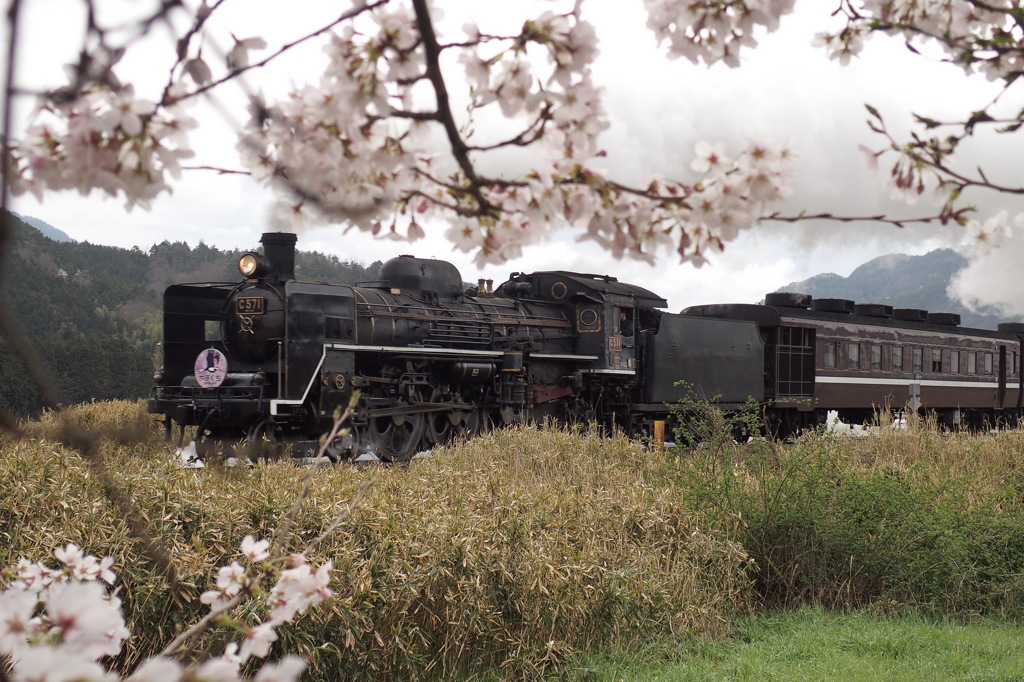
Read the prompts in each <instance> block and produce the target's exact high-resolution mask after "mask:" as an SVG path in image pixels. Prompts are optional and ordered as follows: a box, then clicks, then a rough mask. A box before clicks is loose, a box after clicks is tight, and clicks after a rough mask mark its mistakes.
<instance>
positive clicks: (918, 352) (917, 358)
mask: <svg viewBox="0 0 1024 682" xmlns="http://www.w3.org/2000/svg"><path fill="white" fill-rule="evenodd" d="M913 354H914V355H913V360H912V361H911V362H912V363H913V364H912V366H911V370H910V371H912V372H921V371H924V350H923V349H922V348H914V349H913Z"/></svg>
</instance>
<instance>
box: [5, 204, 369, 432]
mask: <svg viewBox="0 0 1024 682" xmlns="http://www.w3.org/2000/svg"><path fill="white" fill-rule="evenodd" d="M11 219H12V222H13V225H14V229H13V235H12V239H11V240H10V241H9V242H8V244H7V245H6V248H5V253H4V254H2V255H3V258H2V259H0V305H3V304H6V305H9V306H10V312H11V315H12V317H13V318H14V319H15V321H16V323H17V325H18V327H19V329H20V331H21V333H22V334H24V335H25V337H27V339H28V341H29V343H31V344H32V346H33V347H34V348H35V350H36V352H38V353H39V355H40V356H41V358H42V360H43V362H44V363H45V364H46V365H47V366H48V367H49V368H50V370H51V372H52V375H53V376H54V379H55V381H56V383H57V385H58V387H59V389H60V392H61V394H62V396H63V400H64V401H65V402H66V403H68V404H72V403H78V402H83V401H88V400H94V399H95V400H108V399H113V398H139V397H143V396H145V395H146V394H147V393H148V392H149V388H150V385H151V384H152V378H153V369H154V367H155V366H156V365H158V364H159V362H160V361H159V358H158V354H157V353H156V350H157V344H158V342H159V341H160V339H161V337H162V329H161V326H162V324H163V316H162V315H161V310H160V309H161V305H162V303H163V301H162V296H163V291H164V289H165V288H166V287H167V285H168V284H172V283H180V282H208V281H222V282H225V281H226V282H231V281H238V280H239V274H238V270H237V268H236V264H237V263H238V259H239V257H240V256H241V255H242V251H237V250H236V251H221V250H220V249H217V248H215V247H211V246H207V245H206V244H204V243H202V242H200V243H199V244H198V245H196V246H194V247H191V246H189V245H188V244H186V243H184V242H171V241H164V242H162V243H160V244H156V245H154V246H152V247H151V248H150V249H149V250H148V251H142V250H141V249H138V248H134V249H131V250H129V249H121V248H116V247H113V246H100V245H97V244H89V243H88V242H76V241H74V240H71V239H70V238H68V236H67V235H66V234H64V233H63V232H61V231H60V230H57V229H56V228H53V227H51V226H49V225H46V224H45V223H42V221H36V220H35V219H32V218H20V217H18V216H12V217H11ZM40 224H42V225H43V226H44V227H45V228H47V229H42V228H40V227H39V225H40ZM48 231H53V232H55V233H57V237H58V239H53V238H50V237H49V236H47V232H48ZM60 235H63V238H62V239H61V238H60ZM257 239H258V235H254V239H253V241H254V242H255V241H256V240H257ZM255 246H256V245H255V244H254V247H255ZM257 250H258V249H257ZM380 266H381V263H379V262H377V263H373V264H371V265H366V266H364V265H362V264H360V263H355V262H352V261H341V260H339V259H338V258H337V257H336V256H329V255H324V254H321V253H317V252H305V251H299V252H297V253H296V258H295V274H296V276H297V277H298V278H299V279H302V280H306V281H319V282H334V283H338V284H353V283H355V282H357V281H360V280H371V279H377V273H378V271H379V270H380ZM0 406H3V407H4V408H6V409H7V410H8V411H10V412H13V413H15V414H17V415H31V414H35V413H37V412H38V411H39V410H41V409H42V408H43V406H44V402H43V398H42V395H41V394H40V391H39V389H38V387H37V386H36V385H35V383H34V382H33V381H32V379H31V377H30V376H29V374H28V372H27V371H26V370H25V367H24V365H23V363H22V362H21V360H20V358H19V357H18V355H17V354H16V353H15V352H14V350H13V347H12V346H11V344H10V342H9V340H8V339H7V338H5V337H4V336H3V335H0Z"/></svg>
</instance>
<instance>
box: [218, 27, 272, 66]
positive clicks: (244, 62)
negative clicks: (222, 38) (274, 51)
mask: <svg viewBox="0 0 1024 682" xmlns="http://www.w3.org/2000/svg"><path fill="white" fill-rule="evenodd" d="M231 37H232V38H233V39H234V41H235V45H234V47H232V48H231V51H230V52H228V55H227V57H226V61H227V63H228V68H229V69H231V70H232V71H235V70H237V69H244V68H245V67H247V66H249V50H265V49H266V48H267V41H266V40H264V39H263V38H243V39H241V40H239V39H238V38H235V36H233V35H232V36H231Z"/></svg>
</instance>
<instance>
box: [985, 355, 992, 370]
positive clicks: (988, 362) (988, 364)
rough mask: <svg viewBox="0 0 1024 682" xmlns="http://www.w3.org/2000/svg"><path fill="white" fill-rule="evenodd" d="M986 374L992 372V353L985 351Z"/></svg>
mask: <svg viewBox="0 0 1024 682" xmlns="http://www.w3.org/2000/svg"><path fill="white" fill-rule="evenodd" d="M984 357H985V374H991V373H992V354H991V353H985V356H984Z"/></svg>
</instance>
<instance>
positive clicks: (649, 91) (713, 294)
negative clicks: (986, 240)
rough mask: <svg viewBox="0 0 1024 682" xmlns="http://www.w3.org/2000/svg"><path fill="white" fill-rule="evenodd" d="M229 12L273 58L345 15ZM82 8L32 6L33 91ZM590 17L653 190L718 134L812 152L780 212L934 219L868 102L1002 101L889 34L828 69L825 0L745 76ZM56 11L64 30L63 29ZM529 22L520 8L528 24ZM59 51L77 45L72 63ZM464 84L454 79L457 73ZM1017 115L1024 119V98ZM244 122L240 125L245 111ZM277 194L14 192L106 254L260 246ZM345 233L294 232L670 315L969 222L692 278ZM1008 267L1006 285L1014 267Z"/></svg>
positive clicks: (793, 237) (958, 107) (987, 276)
mask: <svg viewBox="0 0 1024 682" xmlns="http://www.w3.org/2000/svg"><path fill="white" fill-rule="evenodd" d="M234 3H235V8H236V10H237V12H236V13H235V14H233V15H230V14H229V13H227V12H225V13H224V14H225V17H224V18H225V19H229V20H230V22H231V23H230V25H231V26H232V28H233V30H234V32H235V34H236V35H237V36H239V37H245V36H252V35H262V36H264V37H265V38H267V39H268V41H269V42H270V43H271V46H272V47H273V46H274V45H275V44H276V43H280V42H285V41H288V40H290V39H293V38H294V37H297V36H299V35H303V34H304V33H306V32H308V30H309V29H311V28H315V27H316V21H317V17H318V16H319V17H324V18H326V17H329V15H330V10H332V8H336V7H337V6H338V3H336V2H328V1H327V0H319V1H317V0H296V1H295V2H291V3H287V4H286V3H280V2H275V1H273V0H244V2H243V0H234ZM80 4H81V3H80V2H79V0H33V2H31V3H24V5H23V7H24V12H25V16H24V23H23V28H24V30H25V34H24V35H25V36H26V38H27V40H26V43H25V45H24V46H23V49H22V51H21V53H20V57H19V58H20V60H21V62H20V63H21V65H22V69H21V72H20V73H21V79H22V81H21V82H22V83H23V84H26V85H28V86H30V87H42V86H45V85H49V84H56V83H59V79H60V66H61V64H63V63H67V62H69V61H71V60H72V59H73V57H74V54H75V50H76V48H77V45H78V43H76V40H75V37H76V36H77V35H80V33H79V32H78V28H77V27H76V25H75V21H74V17H75V16H76V11H77V8H78V6H79V5H80ZM122 4H123V3H122ZM189 4H195V3H189ZM231 4H232V3H230V2H229V3H228V5H227V6H226V7H228V8H229V7H230V6H231ZM436 4H437V5H439V6H441V7H443V8H446V12H447V16H446V20H445V27H447V28H449V33H448V35H449V36H454V37H458V35H460V34H459V33H457V32H456V33H453V32H451V31H453V30H457V29H458V27H460V26H461V25H462V23H463V22H464V20H465V18H466V16H467V15H466V8H473V9H472V12H475V13H476V14H477V15H479V14H480V13H484V14H485V16H483V17H480V18H481V19H482V20H488V19H491V20H494V21H498V20H500V19H503V18H504V17H500V16H492V15H494V14H495V12H497V11H499V10H495V9H494V8H493V6H494V5H495V3H482V2H476V3H468V2H446V0H437V3H436ZM101 6H102V0H101ZM547 6H548V5H547V4H546V3H542V2H536V3H535V2H521V3H504V4H503V10H501V11H503V12H505V13H506V14H509V13H510V12H512V10H513V9H514V8H515V9H521V10H522V11H524V12H530V11H532V12H533V13H534V14H536V13H539V11H541V10H542V9H543V8H545V7H547ZM630 6H635V9H629V8H628V7H630ZM584 8H585V15H586V16H587V17H588V18H589V19H590V20H591V21H592V22H593V23H594V24H595V26H596V28H597V31H598V36H599V39H600V45H599V46H600V49H601V55H600V57H599V58H598V62H597V64H596V65H595V76H596V80H597V81H598V82H599V83H600V84H601V85H602V86H603V87H604V88H605V89H606V99H605V104H606V108H607V109H608V111H609V114H610V117H611V120H612V127H611V129H610V130H609V131H607V133H606V135H605V137H604V139H603V142H604V147H605V149H606V150H607V151H608V157H607V159H605V163H606V164H607V168H609V169H611V170H613V171H614V173H615V174H616V177H617V179H620V180H623V181H626V182H630V181H633V182H641V181H642V180H643V179H644V178H645V177H647V176H649V175H651V174H656V173H657V174H663V175H666V176H669V177H675V178H677V179H682V180H686V179H688V178H690V177H691V175H690V170H689V164H690V161H691V160H692V158H693V148H694V144H695V143H696V142H697V141H699V140H708V141H713V142H718V141H720V142H724V143H726V145H727V147H728V148H729V149H730V150H736V149H738V148H739V146H740V143H741V141H742V140H743V137H744V135H746V134H748V133H766V134H768V135H770V136H772V137H774V138H775V139H776V140H778V141H783V140H785V139H787V138H790V137H792V138H794V140H795V148H796V150H797V152H798V153H799V155H800V162H799V166H798V177H797V179H796V192H795V194H794V196H793V197H792V198H791V199H790V201H789V203H788V205H787V207H786V208H787V211H788V212H790V213H797V212H799V211H800V210H807V211H808V212H814V213H816V212H822V211H830V212H833V213H841V214H848V215H849V214H854V215H865V214H874V213H878V212H882V211H888V212H890V213H896V214H900V215H905V216H909V215H917V214H922V213H928V212H932V211H934V209H933V208H931V207H930V206H929V205H927V204H925V205H919V206H916V207H915V206H906V205H904V204H899V203H893V202H891V201H890V200H889V199H888V189H887V188H886V187H885V184H884V171H885V169H884V167H883V168H882V169H881V171H880V172H877V173H873V172H872V171H871V170H870V169H869V168H868V165H867V163H866V157H865V155H864V154H863V153H862V152H861V151H859V150H858V146H859V145H867V146H869V147H875V148H878V147H880V146H881V144H882V141H881V140H880V139H878V138H877V137H876V136H874V135H873V134H872V133H870V131H869V130H868V129H867V126H866V125H865V123H864V121H865V119H866V112H865V110H864V106H863V104H864V103H865V102H870V103H871V104H873V105H875V106H876V107H877V108H878V109H879V110H880V111H881V112H882V114H883V115H884V116H885V118H886V121H887V123H890V124H891V127H892V128H893V129H896V130H901V129H902V130H905V129H906V128H907V126H908V125H909V121H910V116H909V112H910V111H911V110H913V111H915V112H918V113H922V114H927V115H929V116H932V117H936V118H943V117H945V118H951V117H954V116H958V115H959V116H962V115H963V113H964V112H966V111H970V110H972V109H975V108H980V107H981V106H982V105H983V104H984V103H986V102H987V100H988V98H989V97H990V96H991V94H992V93H993V92H994V90H993V89H992V86H991V85H990V84H987V83H986V82H985V81H984V79H982V78H977V77H975V78H965V77H964V76H963V75H962V72H961V71H960V70H959V69H957V68H955V67H953V66H950V65H947V64H941V63H938V62H934V61H929V60H926V59H922V58H921V57H915V56H914V55H912V54H910V53H909V52H908V51H907V50H906V49H905V48H904V47H903V46H902V43H901V42H900V41H898V40H895V39H887V38H875V39H874V40H872V41H871V42H870V43H869V45H868V49H867V50H866V51H865V54H864V56H863V58H861V59H860V60H858V61H856V62H854V63H852V64H851V65H849V66H847V67H841V66H839V65H838V63H836V62H830V61H828V60H827V59H826V57H825V54H824V52H823V51H822V50H820V49H819V48H813V47H811V45H810V43H811V40H812V39H813V36H814V33H815V31H818V30H822V29H823V27H824V26H826V25H828V24H829V23H830V22H834V21H835V20H834V19H831V18H830V17H829V13H830V10H831V9H833V3H828V2H822V1H821V0H815V1H811V0H802V1H801V2H800V3H798V9H797V10H796V13H795V14H793V15H790V16H788V17H785V18H784V21H783V25H782V28H781V29H780V30H779V31H778V32H776V33H774V34H771V35H768V36H765V37H763V40H762V43H761V46H760V47H759V48H757V49H756V50H754V51H751V52H748V53H747V55H746V57H745V59H744V63H743V66H742V67H741V68H739V69H728V68H727V67H724V66H721V65H719V66H715V67H712V68H710V69H708V68H706V67H697V66H693V65H691V64H689V62H685V61H678V60H677V61H669V60H667V59H665V57H664V54H663V52H662V51H659V50H658V49H657V47H656V46H655V44H654V40H653V38H652V37H651V35H650V33H649V32H647V30H646V28H645V26H644V21H645V18H644V13H643V12H642V11H641V3H640V2H639V0H635V1H634V2H631V3H626V2H614V3H612V2H608V1H607V0H589V2H587V3H586V4H585V5H584ZM334 11H336V10H334ZM54 16H61V17H62V18H63V19H62V21H61V22H59V23H55V22H54V21H53V17H54ZM525 16H527V15H526V14H525V13H524V14H519V15H518V16H517V23H519V22H521V21H522V18H524V17H525ZM299 18H301V19H302V20H301V21H299V20H298V19H299ZM267 26H272V27H273V32H272V33H267V31H268V29H267ZM64 49H66V50H67V52H62V50H64ZM159 59H160V57H159V53H156V52H154V53H153V55H144V54H142V55H138V56H135V57H134V60H135V61H134V62H132V63H126V64H125V73H123V74H122V77H125V78H126V80H127V79H133V78H135V77H136V76H137V75H138V74H142V73H144V72H145V71H144V69H143V68H142V67H141V66H140V64H145V65H147V68H149V69H153V68H154V65H157V66H156V67H155V68H156V71H157V74H158V77H159V83H158V84H160V83H162V82H163V79H164V78H165V74H166V73H167V72H166V69H165V68H164V67H163V66H159V64H160V63H161V62H160V61H159ZM320 64H322V58H321V56H320V54H319V51H318V50H316V49H311V50H307V51H305V52H303V53H300V54H297V55H295V56H294V57H293V58H291V59H290V60H289V61H287V62H283V63H282V64H280V65H279V66H278V67H275V69H274V70H272V71H271V73H269V74H267V75H268V81H267V82H265V83H264V82H262V81H261V83H260V85H261V87H262V88H263V89H264V91H265V92H267V93H268V94H273V93H275V92H276V93H282V92H284V89H285V88H286V86H287V84H288V81H289V79H291V80H293V81H294V82H297V83H301V82H305V81H307V80H314V79H315V78H316V76H317V68H318V66H319V65H320ZM452 78H453V79H455V82H458V80H459V79H461V73H455V74H454V75H453V76H452ZM141 87H143V88H144V85H143V86H141ZM239 101H240V100H239ZM229 104H230V101H229ZM1011 104H1013V103H1011ZM1011 108H1012V107H1011ZM1016 108H1017V109H1019V108H1020V103H1019V102H1018V103H1016ZM1014 111H1016V109H1014ZM204 116H205V114H204ZM239 118H243V116H242V114H241V113H240V114H239ZM194 147H195V148H196V149H197V151H199V152H201V154H202V157H201V158H199V159H197V160H196V163H197V164H198V163H210V164H215V165H220V166H227V167H231V168H237V167H238V164H237V161H236V160H235V157H234V156H233V150H232V147H233V140H232V139H231V134H230V128H229V127H228V126H227V125H225V124H223V123H216V124H215V125H213V126H211V130H210V131H209V132H208V133H205V134H204V135H202V136H199V137H197V138H196V142H195V144H194ZM1019 147H1020V145H1019V144H1018V145H1013V144H1007V143H1006V141H1002V140H1000V141H996V142H993V141H992V140H990V139H989V140H981V141H979V142H977V143H975V147H974V148H973V149H970V150H969V151H970V152H971V155H972V159H971V160H972V161H973V162H975V163H977V162H979V160H983V161H984V164H985V168H986V170H987V171H989V172H990V174H991V176H993V179H996V178H998V177H999V176H1000V173H1004V176H1005V177H1007V178H1009V179H1008V182H1011V183H1012V182H1016V180H1017V175H1018V173H1017V167H1018V166H1017V163H1018V161H1017V159H1019V158H1020V151H1021V150H1020V149H1019ZM271 200H272V198H271V196H270V194H269V191H268V190H265V189H262V188H259V187H257V186H256V185H255V184H254V183H251V182H249V181H248V180H246V179H245V178H243V177H239V176H234V175H224V176H222V175H216V174H213V173H210V172H208V171H193V172H190V173H186V174H185V177H184V178H183V179H182V181H180V182H179V183H178V184H176V185H175V188H174V193H173V195H170V196H165V197H163V198H161V199H159V200H157V201H156V202H154V205H153V208H152V210H151V211H148V212H146V211H141V210H138V209H136V210H135V211H133V212H132V213H126V212H125V211H124V209H123V207H122V204H121V202H119V201H117V200H110V199H103V198H101V197H100V196H98V195H95V194H94V195H92V196H89V197H84V198H83V197H79V196H78V195H70V194H63V195H50V196H48V197H47V198H46V199H45V201H44V202H43V203H41V204H40V203H38V202H36V201H35V200H34V199H33V198H31V197H20V198H17V199H16V200H15V201H14V204H13V208H14V210H15V211H17V212H19V213H22V214H24V215H30V216H34V217H37V218H40V219H42V220H45V221H46V222H48V223H50V224H52V225H53V226H55V227H57V228H59V229H61V230H63V231H65V232H67V233H68V234H69V235H70V236H71V237H72V238H74V239H77V240H80V241H84V240H88V241H89V242H91V243H96V244H109V245H114V246H122V247H127V248H130V247H132V246H138V247H140V248H142V249H148V248H149V247H150V246H151V245H153V244H155V243H159V242H161V241H163V240H165V239H168V240H172V241H186V242H188V243H189V244H191V245H195V244H197V243H198V242H199V241H200V240H203V241H205V242H206V243H207V244H210V245H214V246H218V247H222V248H235V247H239V248H250V247H254V246H256V245H257V244H258V240H259V236H260V234H261V233H262V232H263V231H265V230H266V229H268V228H269V227H270V226H269V225H268V224H267V220H266V216H267V213H268V211H267V209H268V207H269V205H270V203H271ZM972 200H973V201H975V202H976V203H977V204H978V206H979V208H980V209H981V211H980V214H981V215H983V216H987V215H990V214H994V213H995V212H996V211H998V210H1000V209H1002V208H1009V209H1011V210H1012V209H1014V206H1013V205H1011V204H1010V203H1009V200H1008V199H1006V198H1005V197H999V196H985V195H980V194H979V195H978V196H976V197H972ZM1018 210H1019V209H1018ZM342 230H343V228H342V227H339V226H329V227H321V228H316V229H310V230H307V231H305V232H304V233H303V234H301V235H300V239H299V248H301V249H304V250H317V251H322V252H326V253H332V254H336V255H338V256H339V257H341V258H343V259H352V260H356V261H361V262H365V263H369V262H372V261H376V260H385V259H387V258H389V257H392V256H394V255H398V254H402V253H413V254H415V255H418V256H422V257H436V258H441V259H446V260H450V261H452V262H454V263H455V264H456V265H457V266H458V267H459V269H460V270H461V272H462V275H463V278H464V279H465V280H467V281H473V280H476V279H477V278H479V277H487V278H491V279H494V280H495V282H496V283H497V282H499V281H503V280H504V279H505V278H506V277H507V275H508V274H509V273H510V272H513V271H533V270H545V269H569V270H578V271H584V272H592V273H603V274H611V275H615V276H617V277H618V278H619V279H620V280H623V281H629V282H634V283H638V284H641V285H644V286H646V287H648V288H650V289H652V290H654V291H657V292H658V293H661V294H662V295H663V296H665V297H666V298H668V300H669V307H670V309H671V310H678V309H680V308H682V307H685V306H688V305H696V304H700V303H712V302H725V301H740V302H753V301H757V300H760V299H761V298H762V297H763V295H764V294H765V293H766V292H769V291H772V290H775V289H777V288H778V287H780V286H782V285H785V284H787V283H789V282H791V281H795V280H800V279H804V278H807V277H809V276H811V275H814V274H817V273H820V272H836V273H838V274H841V275H847V274H849V272H850V271H851V270H852V269H853V268H855V267H856V266H857V265H860V264H861V263H863V262H866V261H867V260H870V259H871V258H874V257H876V256H879V255H882V254H886V253H896V252H898V253H908V254H920V253H925V252H927V251H929V250H932V249H935V248H940V247H946V246H956V245H957V244H958V243H960V242H961V241H962V239H963V237H964V234H963V231H962V229H960V228H949V227H945V228H944V227H938V226H929V227H919V228H913V229H909V228H908V229H902V230H900V229H896V228H893V227H888V226H881V225H871V224H855V225H844V224H838V223H819V224H814V225H810V224H805V225H799V226H793V225H789V224H776V225H769V226H764V227H759V228H757V229H755V230H754V231H751V232H748V233H747V234H745V235H744V236H742V237H741V238H740V239H739V240H737V241H736V242H733V243H731V244H729V245H727V248H726V252H725V253H724V254H722V255H720V256H717V257H714V258H713V259H712V264H711V265H710V266H706V267H703V268H700V269H696V268H693V267H692V266H690V265H680V264H679V263H678V262H676V261H675V259H673V258H671V257H670V256H663V257H662V258H661V259H660V261H659V263H658V265H656V266H654V267H651V266H648V265H646V264H642V263H636V262H631V261H617V260H615V259H613V258H611V257H610V256H608V255H607V254H606V253H604V252H603V251H601V250H599V249H597V248H596V247H594V246H592V245H589V244H578V243H576V242H575V240H574V237H573V235H572V234H571V233H568V232H565V233H562V235H561V236H560V237H558V238H557V239H556V240H555V241H554V242H552V243H548V244H545V245H542V246H538V247H531V248H527V249H525V251H524V256H523V257H522V258H520V259H518V260H516V261H512V262H509V263H507V264H506V265H504V266H497V267H494V266H492V267H488V268H487V269H486V270H485V271H482V272H481V271H478V270H477V268H476V267H475V266H474V265H473V263H472V258H471V256H469V255H466V254H462V253H459V252H454V251H453V250H452V248H451V246H450V244H448V243H447V242H446V241H445V240H444V239H443V236H442V233H443V229H437V230H435V231H434V232H433V233H432V234H430V235H428V237H427V239H424V240H421V241H419V242H416V243H413V244H409V243H401V242H390V241H379V240H374V239H373V238H371V237H369V236H367V235H364V234H362V233H359V232H356V231H352V232H350V233H348V234H342ZM1018 241H1024V239H1021V240H1018ZM1020 248H1021V245H1019V244H1017V245H1016V246H1015V247H1010V248H1009V249H1007V250H1006V251H1004V252H1003V254H1002V256H1001V261H1003V262H1005V265H1003V264H1002V263H1000V264H999V267H1011V268H1012V267H1015V263H1016V262H1019V261H1018V260H1017V255H1018V254H1017V253H1016V251H1017V250H1018V249H1020ZM989 264H990V265H991V266H992V267H988V266H985V265H984V264H982V266H981V270H980V272H981V275H979V277H976V278H973V279H971V278H968V279H969V280H970V282H971V284H970V285H969V286H970V287H972V288H971V290H970V291H968V292H966V293H965V295H967V296H973V297H974V298H975V299H976V300H980V298H983V296H984V292H985V291H986V290H987V289H988V288H989V287H990V286H992V281H991V277H992V276H993V274H994V273H995V270H994V269H993V267H994V266H995V265H996V264H995V262H993V261H990V262H989ZM996 274H997V275H998V276H999V277H1003V276H1005V274H1004V271H1002V270H1001V271H999V273H996ZM979 292H980V293H979ZM1004 298H1005V296H1004ZM1011 298H1013V297H1011ZM1013 300H1016V299H1015V298H1013ZM1022 312H1024V311H1022Z"/></svg>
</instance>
